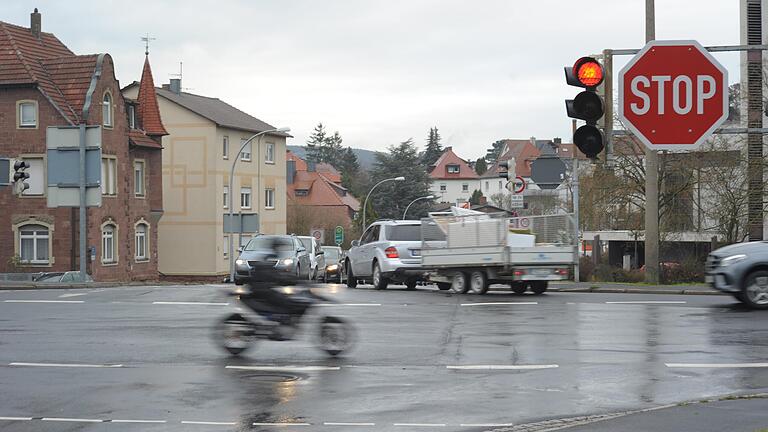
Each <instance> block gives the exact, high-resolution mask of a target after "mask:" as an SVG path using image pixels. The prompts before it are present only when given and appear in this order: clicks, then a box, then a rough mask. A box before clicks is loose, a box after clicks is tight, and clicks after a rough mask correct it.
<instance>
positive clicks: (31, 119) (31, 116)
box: [17, 101, 37, 128]
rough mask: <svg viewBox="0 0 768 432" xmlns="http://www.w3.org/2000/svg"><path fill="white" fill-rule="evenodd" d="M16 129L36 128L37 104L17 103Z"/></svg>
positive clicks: (31, 102)
mask: <svg viewBox="0 0 768 432" xmlns="http://www.w3.org/2000/svg"><path fill="white" fill-rule="evenodd" d="M18 106H19V114H18V116H19V117H18V123H17V125H18V127H20V128H36V127H37V102H34V101H24V102H18Z"/></svg>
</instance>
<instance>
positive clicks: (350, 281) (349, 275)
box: [344, 261, 357, 288]
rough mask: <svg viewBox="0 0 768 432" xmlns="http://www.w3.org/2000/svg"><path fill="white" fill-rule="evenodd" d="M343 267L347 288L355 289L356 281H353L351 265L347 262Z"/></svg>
mask: <svg viewBox="0 0 768 432" xmlns="http://www.w3.org/2000/svg"><path fill="white" fill-rule="evenodd" d="M344 267H346V268H347V270H346V271H347V287H349V288H355V287H356V286H357V279H355V275H354V274H353V273H352V264H351V263H350V262H349V261H347V263H346V265H345V266H344Z"/></svg>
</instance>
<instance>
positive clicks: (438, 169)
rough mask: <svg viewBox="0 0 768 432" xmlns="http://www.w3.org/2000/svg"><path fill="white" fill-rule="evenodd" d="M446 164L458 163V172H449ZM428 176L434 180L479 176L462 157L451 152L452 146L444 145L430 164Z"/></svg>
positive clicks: (474, 177)
mask: <svg viewBox="0 0 768 432" xmlns="http://www.w3.org/2000/svg"><path fill="white" fill-rule="evenodd" d="M448 165H458V166H459V172H457V173H449V172H448ZM429 177H430V178H432V179H435V180H438V179H439V180H450V179H476V178H479V177H480V176H478V175H477V173H476V172H475V170H473V169H472V167H471V166H469V164H468V163H467V161H465V160H464V159H462V158H460V157H459V156H458V155H456V153H454V152H453V148H451V147H446V148H445V150H443V154H441V155H440V157H439V158H437V160H436V161H435V163H434V164H432V170H431V171H430V172H429Z"/></svg>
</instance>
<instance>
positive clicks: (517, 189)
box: [507, 176, 525, 194]
mask: <svg viewBox="0 0 768 432" xmlns="http://www.w3.org/2000/svg"><path fill="white" fill-rule="evenodd" d="M507 190H508V191H510V192H512V193H516V194H519V193H523V191H524V190H525V179H524V178H522V177H520V176H517V177H515V179H514V180H512V181H509V182H507Z"/></svg>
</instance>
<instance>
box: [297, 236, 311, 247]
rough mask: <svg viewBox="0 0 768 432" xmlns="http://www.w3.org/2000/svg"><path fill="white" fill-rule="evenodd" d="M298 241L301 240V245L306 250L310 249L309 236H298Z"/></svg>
mask: <svg viewBox="0 0 768 432" xmlns="http://www.w3.org/2000/svg"><path fill="white" fill-rule="evenodd" d="M299 241H300V242H301V245H302V246H304V248H305V249H306V250H312V238H311V237H299Z"/></svg>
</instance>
